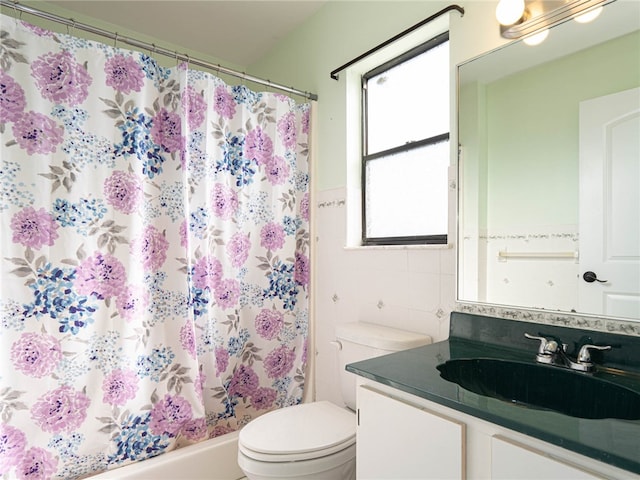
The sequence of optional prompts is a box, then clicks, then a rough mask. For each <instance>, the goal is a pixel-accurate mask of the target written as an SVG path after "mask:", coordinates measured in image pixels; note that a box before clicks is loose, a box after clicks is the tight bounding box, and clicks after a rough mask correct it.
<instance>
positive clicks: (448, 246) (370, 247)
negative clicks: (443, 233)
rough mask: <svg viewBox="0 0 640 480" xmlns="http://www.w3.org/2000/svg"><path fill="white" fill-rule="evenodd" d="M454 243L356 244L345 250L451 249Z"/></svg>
mask: <svg viewBox="0 0 640 480" xmlns="http://www.w3.org/2000/svg"><path fill="white" fill-rule="evenodd" d="M453 247H454V245H453V244H452V243H446V244H431V245H427V244H424V245H356V246H344V247H342V249H343V250H345V251H364V250H449V249H452V248H453Z"/></svg>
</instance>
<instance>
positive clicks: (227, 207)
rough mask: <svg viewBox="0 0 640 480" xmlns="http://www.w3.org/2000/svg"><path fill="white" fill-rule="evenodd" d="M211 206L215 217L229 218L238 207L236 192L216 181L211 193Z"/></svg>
mask: <svg viewBox="0 0 640 480" xmlns="http://www.w3.org/2000/svg"><path fill="white" fill-rule="evenodd" d="M211 208H212V209H213V213H214V215H215V216H216V217H220V218H222V219H223V220H229V219H230V218H231V217H232V216H233V214H234V213H235V211H236V210H237V209H238V194H237V192H236V191H235V190H234V189H232V188H231V187H228V186H226V185H223V184H222V183H216V184H215V185H214V186H213V192H212V193H211Z"/></svg>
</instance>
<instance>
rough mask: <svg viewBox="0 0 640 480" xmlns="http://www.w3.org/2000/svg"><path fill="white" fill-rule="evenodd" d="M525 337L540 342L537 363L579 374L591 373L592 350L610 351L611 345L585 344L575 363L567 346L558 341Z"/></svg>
mask: <svg viewBox="0 0 640 480" xmlns="http://www.w3.org/2000/svg"><path fill="white" fill-rule="evenodd" d="M524 336H525V337H527V338H529V339H531V340H538V341H540V346H539V347H538V353H537V354H536V361H537V362H538V363H544V364H547V365H555V366H557V367H562V368H569V369H571V370H577V371H579V372H591V371H593V368H594V366H595V364H594V363H593V361H592V360H591V353H590V350H610V349H611V346H610V345H604V346H600V345H591V344H585V345H582V347H580V351H579V352H578V356H577V357H576V360H575V361H573V360H572V359H571V358H570V357H569V355H567V344H566V343H563V344H559V343H558V342H557V341H556V340H553V339H551V340H549V339H547V338H545V337H539V336H535V335H530V334H528V333H525V334H524Z"/></svg>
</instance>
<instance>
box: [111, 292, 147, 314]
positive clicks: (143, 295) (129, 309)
mask: <svg viewBox="0 0 640 480" xmlns="http://www.w3.org/2000/svg"><path fill="white" fill-rule="evenodd" d="M148 306H149V292H148V291H147V290H146V289H145V288H143V287H142V286H139V285H127V286H125V287H124V290H122V292H120V293H119V294H118V296H117V297H116V308H117V309H118V314H119V315H120V316H121V317H122V318H124V319H125V320H126V321H127V322H131V321H132V320H135V319H136V318H142V317H144V315H145V313H146V311H147V307H148Z"/></svg>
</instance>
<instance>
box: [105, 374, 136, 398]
mask: <svg viewBox="0 0 640 480" xmlns="http://www.w3.org/2000/svg"><path fill="white" fill-rule="evenodd" d="M102 391H103V392H104V394H103V396H102V401H103V402H104V403H106V404H108V405H124V404H125V403H127V400H132V399H134V398H135V397H136V393H137V391H138V375H137V374H136V372H134V371H131V370H121V369H117V370H113V371H112V372H111V373H109V374H108V375H107V376H106V377H105V378H104V380H103V382H102Z"/></svg>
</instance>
